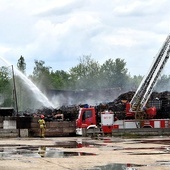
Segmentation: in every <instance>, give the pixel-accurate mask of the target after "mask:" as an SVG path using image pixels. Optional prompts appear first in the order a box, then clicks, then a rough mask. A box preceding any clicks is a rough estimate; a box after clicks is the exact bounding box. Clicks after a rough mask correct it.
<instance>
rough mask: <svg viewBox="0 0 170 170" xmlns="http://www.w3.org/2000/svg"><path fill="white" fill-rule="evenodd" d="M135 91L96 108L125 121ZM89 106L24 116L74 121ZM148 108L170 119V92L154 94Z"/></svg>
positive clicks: (63, 108)
mask: <svg viewBox="0 0 170 170" xmlns="http://www.w3.org/2000/svg"><path fill="white" fill-rule="evenodd" d="M134 94H135V91H129V92H127V93H123V94H121V95H120V96H118V98H117V99H115V100H114V101H112V102H108V103H104V102H103V103H100V104H99V105H97V106H95V107H96V109H98V110H100V111H103V110H105V109H108V110H112V111H113V112H114V113H115V114H116V116H117V117H118V119H125V108H126V103H127V102H130V101H131V99H132V97H133V95H134ZM84 106H87V105H86V104H85V105H84V104H82V105H80V104H78V105H70V106H65V105H63V106H61V107H60V108H59V109H52V108H42V109H39V110H37V111H36V112H34V111H25V112H24V113H23V116H33V117H39V116H40V115H41V114H44V115H45V119H46V121H63V120H64V121H74V120H76V119H77V116H78V111H79V108H80V107H84ZM147 106H148V107H151V106H155V107H156V108H157V115H156V118H169V117H170V92H169V91H164V92H160V93H158V92H153V93H152V94H151V96H150V98H149V100H148V102H147Z"/></svg>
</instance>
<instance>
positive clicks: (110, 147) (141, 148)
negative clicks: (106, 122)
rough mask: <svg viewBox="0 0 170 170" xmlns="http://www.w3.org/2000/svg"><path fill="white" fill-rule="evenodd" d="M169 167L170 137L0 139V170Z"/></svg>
mask: <svg viewBox="0 0 170 170" xmlns="http://www.w3.org/2000/svg"><path fill="white" fill-rule="evenodd" d="M30 169H31V170H53V169H54V170H104V169H105V170H150V169H153V170H169V169H170V137H162V136H158V137H149V138H136V139H127V138H118V137H100V138H99V137H98V138H82V137H55V138H54V137H53V138H8V139H7V138H1V139H0V170H30Z"/></svg>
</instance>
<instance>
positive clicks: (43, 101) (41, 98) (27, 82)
mask: <svg viewBox="0 0 170 170" xmlns="http://www.w3.org/2000/svg"><path fill="white" fill-rule="evenodd" d="M0 59H1V60H2V61H3V62H4V63H5V64H6V65H7V66H12V64H11V63H10V62H8V61H7V60H5V59H4V58H3V57H0ZM13 68H14V74H16V75H17V76H19V77H20V78H21V79H22V80H23V82H24V83H25V85H26V86H27V87H28V89H30V90H31V91H32V93H33V95H34V97H35V99H36V100H37V101H39V102H40V103H41V104H42V105H43V106H45V107H52V108H55V107H54V105H53V103H51V102H50V101H49V100H48V98H47V97H46V96H45V95H44V94H43V93H42V92H41V91H40V90H39V88H38V87H37V86H36V85H35V84H34V83H33V82H32V81H31V80H30V79H28V78H27V77H26V76H25V75H24V74H23V73H22V72H21V71H19V70H18V69H17V68H15V67H14V66H13Z"/></svg>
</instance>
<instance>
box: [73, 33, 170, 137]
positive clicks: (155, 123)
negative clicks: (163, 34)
mask: <svg viewBox="0 0 170 170" xmlns="http://www.w3.org/2000/svg"><path fill="white" fill-rule="evenodd" d="M169 54H170V35H168V37H167V39H166V40H165V42H164V44H163V46H162V48H161V50H160V51H159V53H158V55H157V56H156V57H155V59H154V62H153V64H152V65H151V68H150V70H149V71H148V74H146V75H145V77H144V78H143V80H142V82H141V84H140V85H139V87H138V89H137V90H136V92H135V94H134V96H133V98H132V100H131V101H130V102H129V103H128V102H127V103H126V109H125V112H126V119H122V120H117V119H116V114H115V112H114V110H113V111H111V110H108V108H105V109H103V110H98V109H97V108H96V107H84V108H80V110H79V116H78V119H77V120H76V126H77V134H79V135H81V134H82V133H83V130H88V129H92V128H93V129H97V128H98V129H99V130H100V131H102V132H103V133H111V132H112V130H113V129H114V128H116V129H117V128H120V129H123V128H144V127H150V128H167V127H169V119H154V117H155V116H156V108H155V107H154V106H152V107H149V108H148V107H147V102H148V99H149V97H150V95H151V93H152V91H153V88H154V86H155V84H156V82H157V80H158V77H159V76H160V74H161V72H162V70H163V68H164V66H165V64H166V62H167V60H168V58H169ZM128 118H129V119H128Z"/></svg>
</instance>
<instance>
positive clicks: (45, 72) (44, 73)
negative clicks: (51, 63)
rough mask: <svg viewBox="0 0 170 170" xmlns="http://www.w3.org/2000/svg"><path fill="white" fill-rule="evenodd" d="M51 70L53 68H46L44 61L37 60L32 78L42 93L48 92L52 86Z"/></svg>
mask: <svg viewBox="0 0 170 170" xmlns="http://www.w3.org/2000/svg"><path fill="white" fill-rule="evenodd" d="M50 69H51V67H47V66H45V62H44V61H42V60H40V61H38V60H35V67H34V71H33V75H32V76H30V78H31V79H32V81H33V82H34V83H35V84H36V85H37V86H38V87H39V88H40V89H41V90H42V91H46V89H47V88H49V87H50V85H51V76H50Z"/></svg>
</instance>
